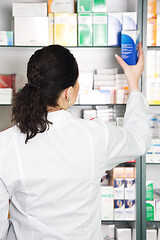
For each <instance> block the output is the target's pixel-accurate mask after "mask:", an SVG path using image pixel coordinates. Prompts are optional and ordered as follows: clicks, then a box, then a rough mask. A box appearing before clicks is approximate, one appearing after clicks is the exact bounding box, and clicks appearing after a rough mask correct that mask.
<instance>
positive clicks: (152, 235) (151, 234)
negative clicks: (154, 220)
mask: <svg viewBox="0 0 160 240" xmlns="http://www.w3.org/2000/svg"><path fill="white" fill-rule="evenodd" d="M146 240H157V229H147V230H146Z"/></svg>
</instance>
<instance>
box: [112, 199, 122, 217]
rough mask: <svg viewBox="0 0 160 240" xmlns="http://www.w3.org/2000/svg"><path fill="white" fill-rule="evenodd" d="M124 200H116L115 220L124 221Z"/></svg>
mask: <svg viewBox="0 0 160 240" xmlns="http://www.w3.org/2000/svg"><path fill="white" fill-rule="evenodd" d="M124 209H125V208H124V199H116V200H114V220H124Z"/></svg>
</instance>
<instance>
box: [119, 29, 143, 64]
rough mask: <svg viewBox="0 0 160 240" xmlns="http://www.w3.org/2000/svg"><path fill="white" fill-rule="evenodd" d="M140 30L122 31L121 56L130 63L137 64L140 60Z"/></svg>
mask: <svg viewBox="0 0 160 240" xmlns="http://www.w3.org/2000/svg"><path fill="white" fill-rule="evenodd" d="M139 41H140V31H136V30H135V31H122V35H121V57H122V59H123V60H124V61H125V62H126V63H127V64H128V65H135V64H136V63H137V60H138V43H139Z"/></svg>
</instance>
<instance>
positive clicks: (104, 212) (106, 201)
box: [101, 186, 113, 220]
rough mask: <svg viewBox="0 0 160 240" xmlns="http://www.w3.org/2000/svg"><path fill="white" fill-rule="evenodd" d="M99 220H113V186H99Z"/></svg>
mask: <svg viewBox="0 0 160 240" xmlns="http://www.w3.org/2000/svg"><path fill="white" fill-rule="evenodd" d="M101 220H113V187H110V186H109V187H108V186H101Z"/></svg>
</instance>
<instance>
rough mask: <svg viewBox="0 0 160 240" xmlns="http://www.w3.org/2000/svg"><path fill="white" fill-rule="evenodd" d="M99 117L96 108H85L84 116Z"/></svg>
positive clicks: (88, 117)
mask: <svg viewBox="0 0 160 240" xmlns="http://www.w3.org/2000/svg"><path fill="white" fill-rule="evenodd" d="M96 117H97V113H96V110H95V109H90V110H83V118H84V119H88V120H92V119H94V118H96Z"/></svg>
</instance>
